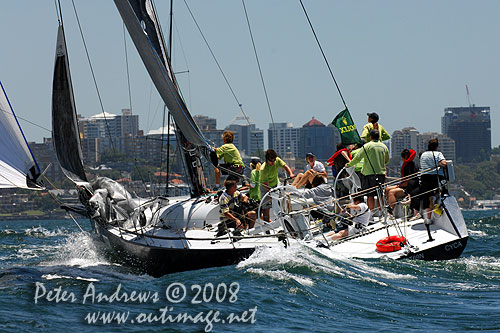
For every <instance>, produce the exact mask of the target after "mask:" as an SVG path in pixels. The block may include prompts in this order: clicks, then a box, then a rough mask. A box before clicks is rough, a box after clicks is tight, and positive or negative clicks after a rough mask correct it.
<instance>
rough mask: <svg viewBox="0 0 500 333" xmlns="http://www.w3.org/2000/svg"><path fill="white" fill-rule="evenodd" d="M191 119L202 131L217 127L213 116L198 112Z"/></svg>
mask: <svg viewBox="0 0 500 333" xmlns="http://www.w3.org/2000/svg"><path fill="white" fill-rule="evenodd" d="M193 120H194V122H195V123H196V125H198V127H199V128H200V130H202V131H208V130H214V129H217V119H215V118H210V117H208V116H203V115H201V114H198V115H196V116H194V117H193Z"/></svg>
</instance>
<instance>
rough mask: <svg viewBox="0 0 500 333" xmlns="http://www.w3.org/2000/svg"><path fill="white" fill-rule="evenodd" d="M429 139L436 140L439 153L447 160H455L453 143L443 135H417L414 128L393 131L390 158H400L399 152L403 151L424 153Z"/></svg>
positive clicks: (432, 133)
mask: <svg viewBox="0 0 500 333" xmlns="http://www.w3.org/2000/svg"><path fill="white" fill-rule="evenodd" d="M430 139H438V141H439V151H441V152H442V153H443V155H444V156H445V157H446V159H448V160H455V157H456V156H455V141H454V140H453V139H452V138H450V137H448V136H447V135H445V134H441V133H435V132H426V133H422V134H421V133H419V132H418V131H417V130H416V129H415V128H414V127H405V128H403V129H401V130H397V131H394V132H393V133H392V136H391V146H392V155H391V156H392V157H393V158H396V159H398V160H399V159H400V158H401V152H402V151H403V150H404V149H410V148H411V149H413V150H415V151H416V152H417V153H419V152H422V151H426V150H427V144H428V142H429V140H430Z"/></svg>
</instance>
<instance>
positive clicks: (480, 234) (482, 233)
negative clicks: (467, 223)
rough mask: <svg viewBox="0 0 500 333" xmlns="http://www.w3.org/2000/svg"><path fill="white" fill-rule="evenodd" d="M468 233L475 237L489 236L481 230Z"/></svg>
mask: <svg viewBox="0 0 500 333" xmlns="http://www.w3.org/2000/svg"><path fill="white" fill-rule="evenodd" d="M467 232H468V233H469V235H474V236H475V237H484V236H488V234H487V233H485V232H484V231H481V230H470V229H469V230H467Z"/></svg>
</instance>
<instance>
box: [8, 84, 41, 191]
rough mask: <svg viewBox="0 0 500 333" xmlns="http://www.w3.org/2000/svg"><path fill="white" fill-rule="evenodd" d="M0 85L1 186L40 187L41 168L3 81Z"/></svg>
mask: <svg viewBox="0 0 500 333" xmlns="http://www.w3.org/2000/svg"><path fill="white" fill-rule="evenodd" d="M0 87H1V88H2V91H0V188H15V187H20V188H28V189H36V188H39V186H37V185H36V184H35V183H36V180H37V177H38V176H39V175H40V168H39V167H38V165H37V163H36V161H35V158H34V157H33V154H32V152H31V150H30V148H29V145H28V142H27V141H26V138H25V137H24V134H23V132H22V130H21V127H20V126H19V122H18V121H17V118H16V115H15V114H14V110H13V109H12V106H11V104H10V101H9V99H8V98H7V94H6V93H5V90H4V88H3V85H2V83H1V82H0Z"/></svg>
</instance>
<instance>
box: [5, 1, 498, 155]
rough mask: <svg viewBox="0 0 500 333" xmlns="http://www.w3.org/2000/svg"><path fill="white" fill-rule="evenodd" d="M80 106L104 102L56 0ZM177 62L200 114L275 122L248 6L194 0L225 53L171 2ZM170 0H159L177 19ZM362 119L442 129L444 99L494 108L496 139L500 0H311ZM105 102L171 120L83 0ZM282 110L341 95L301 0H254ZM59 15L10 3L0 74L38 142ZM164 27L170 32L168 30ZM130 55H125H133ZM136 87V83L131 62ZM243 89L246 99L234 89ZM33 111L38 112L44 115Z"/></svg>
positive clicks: (151, 119) (106, 16)
mask: <svg viewBox="0 0 500 333" xmlns="http://www.w3.org/2000/svg"><path fill="white" fill-rule="evenodd" d="M61 2H62V3H63V4H62V9H63V19H64V24H65V29H66V37H67V44H68V52H69V58H70V65H71V71H72V78H73V88H74V92H75V99H76V105H77V110H78V113H80V114H82V115H83V116H84V117H89V116H91V115H94V114H97V113H99V112H102V109H101V105H100V102H99V98H98V94H97V92H96V88H95V85H94V82H93V78H92V75H91V71H90V68H89V64H88V60H87V58H86V55H85V50H84V48H83V42H82V37H81V35H80V31H79V30H78V24H77V20H76V18H75V13H74V10H73V6H72V2H71V1H69V0H63V1H61ZM174 2H175V4H174V34H173V35H174V36H173V56H172V59H173V66H174V71H175V72H177V73H178V74H177V79H178V81H179V83H180V86H181V90H182V94H183V96H184V99H185V100H186V103H187V105H188V108H189V109H190V111H191V114H193V115H197V114H203V115H207V116H210V117H213V118H216V119H217V124H218V127H219V128H224V127H225V126H227V125H228V124H229V123H230V122H231V120H232V119H233V118H235V117H236V116H237V115H238V113H239V112H240V108H239V106H238V104H239V103H241V104H242V108H243V110H244V112H245V113H246V114H247V115H248V116H249V117H250V118H251V119H252V120H253V121H254V122H255V124H256V125H257V127H258V128H261V129H264V130H265V129H267V128H268V127H269V123H270V122H271V116H270V111H269V107H268V105H267V102H266V97H265V94H264V90H263V86H262V83H261V78H260V76H259V70H258V66H257V62H256V58H255V54H254V50H253V48H252V42H251V39H250V34H249V30H248V26H247V21H246V18H245V14H244V10H243V5H242V2H241V1H238V0H186V2H187V4H188V5H189V7H190V8H191V10H192V12H193V14H194V16H195V18H196V20H197V22H198V24H199V26H200V28H201V29H202V32H203V34H204V36H205V38H206V39H207V41H208V43H209V44H210V47H211V49H212V51H213V53H214V54H215V57H216V58H217V62H218V63H219V64H220V66H221V68H222V70H223V72H224V74H225V76H226V78H227V80H228V82H229V84H230V86H231V89H232V90H233V91H234V94H235V95H236V99H235V97H234V96H233V94H232V92H231V90H230V88H229V87H228V85H227V84H226V82H225V79H224V78H223V76H222V74H221V72H220V71H219V69H218V67H217V65H216V62H215V61H214V59H213V58H212V55H211V53H210V51H209V50H208V48H207V46H206V45H205V43H204V41H203V38H202V37H201V35H200V33H199V31H198V30H197V28H196V25H195V23H194V21H193V19H192V18H191V16H190V15H189V12H188V10H187V7H186V4H185V2H184V0H176V1H174ZM169 3H170V1H167V0H162V1H157V3H156V6H157V10H158V15H159V18H160V21H161V23H162V25H163V28H164V30H165V31H168V22H169V13H170V9H169ZM303 3H304V6H305V7H306V9H307V11H308V14H309V17H310V19H311V21H312V24H313V26H314V28H315V30H316V33H317V35H318V38H319V40H320V42H321V45H322V47H323V50H324V52H325V55H326V57H327V58H328V61H329V63H330V66H331V68H332V70H333V73H334V75H335V78H336V80H337V82H338V84H339V86H340V89H341V91H342V94H343V96H344V99H345V101H346V104H347V106H348V107H349V109H350V111H351V114H352V116H353V119H354V121H355V123H356V125H357V126H358V128H361V127H362V126H363V125H364V124H365V123H366V120H367V117H366V113H367V112H377V113H378V114H379V115H380V121H379V122H380V123H381V124H382V125H383V126H384V127H385V128H386V129H387V130H388V132H389V133H392V132H393V131H395V130H398V129H401V128H403V127H408V126H412V127H415V128H417V130H419V131H420V132H421V133H422V132H429V131H433V132H440V130H441V116H442V115H443V110H444V108H446V107H451V106H467V105H468V104H469V100H468V98H467V95H466V88H465V86H466V85H467V86H468V87H469V91H470V101H471V103H473V104H476V105H477V106H490V107H491V120H492V146H498V145H500V134H499V131H498V125H499V123H500V122H499V120H500V115H499V114H500V64H499V60H500V43H499V38H498V33H499V32H500V1H497V0H480V1H472V0H467V1H463V0H437V1H436V0H432V1H431V0H422V1H402V0H378V1H369V0H358V1H350V0H339V1H336V0H303ZM74 4H75V7H76V10H77V13H78V18H79V20H80V24H81V27H82V31H83V35H84V40H85V43H86V44H87V47H88V52H89V55H90V61H91V63H92V67H93V70H94V73H95V76H96V81H97V85H98V91H99V94H100V96H101V99H102V105H103V108H104V111H106V112H110V113H114V114H119V113H121V109H122V108H129V107H130V100H131V101H132V104H131V106H132V110H133V113H134V114H138V115H139V116H140V128H141V129H143V130H144V131H145V132H148V131H149V130H153V129H157V128H159V127H160V126H161V125H162V118H163V116H162V113H163V103H162V102H161V100H160V97H159V95H158V94H157V93H156V91H155V90H154V87H153V85H152V83H151V80H150V79H149V77H148V76H147V73H146V70H145V68H144V66H143V65H142V63H141V61H140V58H139V57H138V55H137V52H136V51H135V49H134V47H133V44H132V42H131V40H130V38H129V37H128V34H126V35H125V37H124V28H123V24H122V22H121V19H120V16H119V14H118V11H117V10H116V8H115V7H114V4H113V2H112V1H103V0H74ZM245 5H246V9H247V12H248V16H249V21H250V25H251V28H252V33H253V37H254V41H255V46H256V49H257V53H258V56H259V62H260V65H261V69H262V74H263V79H264V82H265V85H266V89H267V93H268V98H269V105H270V109H271V112H272V116H273V119H274V121H275V122H291V123H293V124H294V126H295V127H300V126H302V125H303V124H304V123H306V122H308V121H309V120H310V119H311V118H312V117H315V118H316V119H318V120H319V121H321V122H323V123H325V124H328V123H329V122H330V121H331V120H332V119H333V118H334V117H335V115H336V114H337V113H338V112H340V111H341V110H342V109H343V108H344V106H343V103H342V100H341V99H340V97H339V94H338V92H337V90H336V88H335V85H334V83H333V80H332V78H331V76H330V74H329V72H328V68H327V66H326V64H325V62H324V60H323V57H322V55H321V53H320V50H319V48H318V46H317V44H316V41H315V39H314V36H313V34H312V32H311V30H310V27H309V25H308V22H307V20H306V18H305V15H304V13H303V11H302V8H301V6H300V2H299V1H298V0H297V1H295V0H246V1H245ZM57 25H58V22H57V16H56V10H55V4H54V1H53V0H50V1H49V0H17V1H3V3H2V10H1V11H0V40H1V44H2V47H1V48H0V81H1V82H2V84H3V85H4V88H5V90H6V92H7V95H8V97H9V99H10V101H11V104H12V105H13V108H14V111H15V112H16V114H17V116H18V117H19V118H22V119H20V120H19V121H20V123H21V126H22V128H23V130H24V132H25V135H26V137H27V138H28V140H29V141H36V142H41V141H42V139H43V138H44V137H50V136H51V133H50V128H51V119H50V116H51V86H52V72H53V65H54V58H55V43H56V34H57ZM165 35H166V36H168V33H166V34H165ZM125 55H127V57H126V56H125ZM126 60H128V70H129V73H130V75H129V76H130V88H131V89H130V90H131V94H130V95H129V89H128V84H127V61H126ZM236 100H237V101H236ZM32 123H35V124H37V126H35V125H33V124H32Z"/></svg>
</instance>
